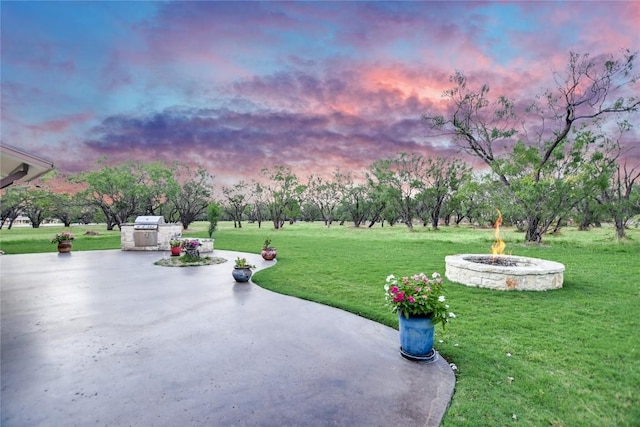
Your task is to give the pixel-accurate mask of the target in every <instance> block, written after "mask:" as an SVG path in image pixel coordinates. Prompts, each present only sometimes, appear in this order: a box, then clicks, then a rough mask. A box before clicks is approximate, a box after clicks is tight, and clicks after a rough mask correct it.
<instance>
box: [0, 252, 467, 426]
mask: <svg viewBox="0 0 640 427" xmlns="http://www.w3.org/2000/svg"><path fill="white" fill-rule="evenodd" d="M238 255H243V256H246V257H247V258H248V260H249V262H251V263H253V264H255V265H256V266H257V269H256V270H260V269H262V268H266V267H269V266H271V265H273V262H271V261H263V260H262V259H261V258H260V256H259V255H256V254H240V253H237V252H229V251H220V250H215V251H214V253H213V256H217V257H222V258H225V259H227V260H228V261H227V262H225V263H223V264H218V265H212V266H205V267H190V268H168V267H159V266H155V265H153V262H154V261H156V260H158V259H160V258H162V257H167V256H168V252H122V251H119V250H110V251H87V252H72V253H71V254H58V253H46V254H29V255H5V256H0V268H1V270H0V271H1V298H2V301H1V310H2V313H1V320H2V323H1V329H2V334H1V335H2V337H1V338H2V340H1V346H2V347H1V353H2V356H1V359H2V363H1V386H2V388H1V393H2V394H1V396H0V397H1V408H0V409H1V413H2V415H1V416H2V418H1V424H2V426H5V427H9V426H20V427H24V426H88V425H101V426H124V425H126V426H129V425H131V426H390V425H393V426H437V425H439V424H440V421H441V419H442V417H443V415H444V413H445V411H446V409H447V407H448V404H449V401H450V399H451V397H452V394H453V390H454V386H455V375H454V373H453V371H452V370H451V369H450V367H449V364H448V363H447V361H446V360H444V359H442V358H438V360H437V361H436V362H434V363H431V364H419V363H415V362H410V361H408V360H405V359H404V358H402V357H401V356H400V353H399V349H398V332H397V331H396V330H394V329H392V328H389V327H386V326H383V325H380V324H378V323H376V322H372V321H370V320H367V319H364V318H361V317H358V316H356V315H353V314H350V313H347V312H344V311H342V310H338V309H335V308H331V307H327V306H324V305H320V304H316V303H313V302H309V301H304V300H301V299H297V298H292V297H288V296H283V295H279V294H275V293H273V292H270V291H267V290H264V289H262V288H260V287H258V286H256V285H255V284H253V283H248V284H236V283H235V282H234V281H233V278H232V277H231V270H232V269H233V260H234V259H235V258H236V257H237V256H238ZM381 298H382V285H381Z"/></svg>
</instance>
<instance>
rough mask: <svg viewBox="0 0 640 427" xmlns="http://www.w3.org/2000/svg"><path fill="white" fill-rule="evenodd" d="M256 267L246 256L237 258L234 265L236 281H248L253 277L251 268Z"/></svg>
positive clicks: (233, 273)
mask: <svg viewBox="0 0 640 427" xmlns="http://www.w3.org/2000/svg"><path fill="white" fill-rule="evenodd" d="M252 268H255V265H251V264H249V263H248V262H247V259H246V258H241V257H238V258H236V263H235V265H234V266H233V272H232V275H233V278H234V279H235V280H236V282H240V283H242V282H248V281H249V279H250V278H251V269H252Z"/></svg>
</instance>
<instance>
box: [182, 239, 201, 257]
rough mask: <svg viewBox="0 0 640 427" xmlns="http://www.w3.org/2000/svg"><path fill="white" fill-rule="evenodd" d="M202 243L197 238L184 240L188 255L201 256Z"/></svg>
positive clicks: (183, 243) (183, 246)
mask: <svg viewBox="0 0 640 427" xmlns="http://www.w3.org/2000/svg"><path fill="white" fill-rule="evenodd" d="M200 245H202V243H200V241H198V240H195V239H188V240H184V241H183V242H182V248H183V249H184V251H185V252H186V254H187V256H190V257H192V258H199V257H200V251H199V250H198V248H199V247H200Z"/></svg>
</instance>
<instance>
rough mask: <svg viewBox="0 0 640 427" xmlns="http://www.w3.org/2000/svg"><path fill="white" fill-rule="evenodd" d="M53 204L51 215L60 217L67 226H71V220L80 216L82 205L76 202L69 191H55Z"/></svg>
mask: <svg viewBox="0 0 640 427" xmlns="http://www.w3.org/2000/svg"><path fill="white" fill-rule="evenodd" d="M51 196H52V201H53V206H52V209H51V216H53V217H54V218H58V219H59V220H60V221H62V223H63V224H64V226H65V227H69V226H70V225H71V222H72V221H74V220H77V219H79V218H80V215H81V209H82V208H81V206H79V205H78V204H77V203H76V200H74V198H73V196H71V195H70V194H69V193H53V194H52V195H51Z"/></svg>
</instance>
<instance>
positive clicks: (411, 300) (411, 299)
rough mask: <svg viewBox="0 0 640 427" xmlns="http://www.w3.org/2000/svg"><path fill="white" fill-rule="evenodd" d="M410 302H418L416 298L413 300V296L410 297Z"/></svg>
mask: <svg viewBox="0 0 640 427" xmlns="http://www.w3.org/2000/svg"><path fill="white" fill-rule="evenodd" d="M408 300H409V302H410V303H414V302H416V300H415V298H413V297H412V296H409V298H408Z"/></svg>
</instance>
